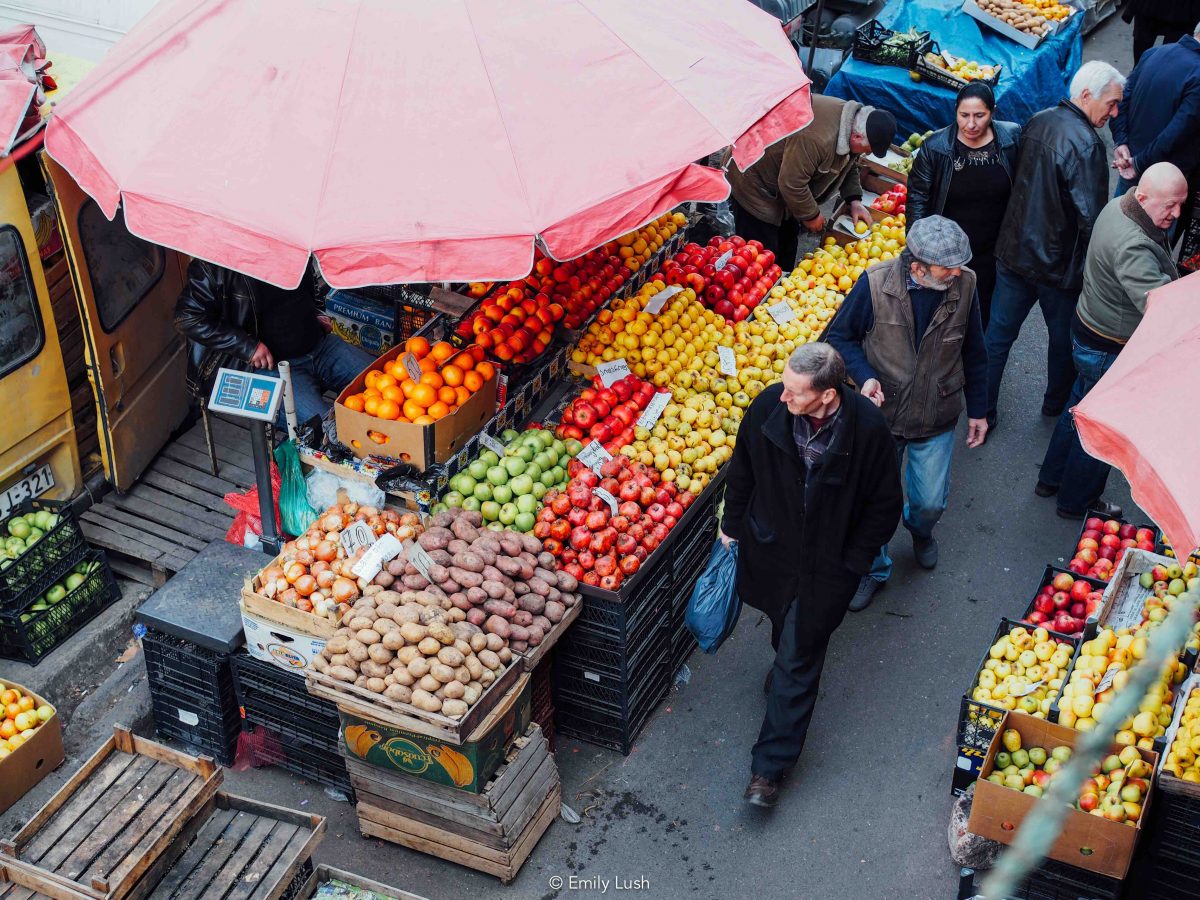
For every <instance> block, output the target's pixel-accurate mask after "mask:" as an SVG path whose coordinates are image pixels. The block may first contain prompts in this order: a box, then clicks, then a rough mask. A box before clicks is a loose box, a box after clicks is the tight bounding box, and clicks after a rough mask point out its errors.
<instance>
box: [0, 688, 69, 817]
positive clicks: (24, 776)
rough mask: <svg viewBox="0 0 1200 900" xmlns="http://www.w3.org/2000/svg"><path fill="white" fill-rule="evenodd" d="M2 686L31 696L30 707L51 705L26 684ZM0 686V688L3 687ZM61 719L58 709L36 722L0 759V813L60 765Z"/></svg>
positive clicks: (24, 695)
mask: <svg viewBox="0 0 1200 900" xmlns="http://www.w3.org/2000/svg"><path fill="white" fill-rule="evenodd" d="M3 688H12V689H14V690H17V691H20V693H21V696H22V697H32V698H33V704H34V706H33V708H34V709H37V708H38V707H40V706H51V704H49V703H47V702H46V701H45V700H43V699H42V698H41V697H39V696H38V695H37V694H35V693H34V692H33V691H31V690H29V688H27V687H22V686H21V685H19V684H17V683H15V682H12V681H5V682H3ZM3 688H0V690H3ZM62 761H63V741H62V721H61V719H60V718H59V715H58V711H57V710H55V712H54V715H52V716H51V717H50V718H49V719H47V720H46V721H45V722H43V723H42V724H41V725H39V726H38V727H37V728H36V729H35V730H34V732H33V736H32V737H31V738H30V739H29V740H27V741H26V742H25V743H23V744H21V746H19V747H17V749H16V750H14V751H12V753H10V754H9V755H8V756H6V757H4V759H0V813H2V812H4V811H5V810H6V809H8V808H9V807H10V806H12V805H13V804H14V803H16V802H17V801H18V800H20V799H21V798H22V797H24V796H25V794H27V793H28V792H29V789H30V788H32V787H33V786H34V785H35V784H37V783H38V782H39V781H41V780H42V779H43V778H45V777H46V776H47V775H49V774H50V773H51V772H53V771H54V770H55V769H57V768H58V767H59V766H60V765H62Z"/></svg>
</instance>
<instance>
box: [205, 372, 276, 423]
mask: <svg viewBox="0 0 1200 900" xmlns="http://www.w3.org/2000/svg"><path fill="white" fill-rule="evenodd" d="M282 399H283V379H281V378H276V377H275V376H274V375H265V374H261V373H259V372H239V371H238V370H237V369H218V370H217V379H216V381H215V382H214V383H213V389H212V395H211V396H210V397H209V398H208V408H209V409H210V410H212V411H213V412H222V413H226V414H227V415H231V416H241V417H242V418H245V419H258V420H260V421H263V422H273V421H275V416H276V414H277V413H278V412H279V403H280V401H281V400H282Z"/></svg>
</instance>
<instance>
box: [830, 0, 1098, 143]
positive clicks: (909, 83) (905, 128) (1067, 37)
mask: <svg viewBox="0 0 1200 900" xmlns="http://www.w3.org/2000/svg"><path fill="white" fill-rule="evenodd" d="M1014 2H1015V0H1014ZM985 5H986V4H985ZM1016 5H1017V6H1020V4H1016ZM1046 5H1047V4H1030V5H1029V6H1028V7H1022V8H1025V9H1028V12H1029V14H1030V15H1034V14H1037V13H1038V12H1039V10H1038V9H1036V8H1035V6H1042V7H1044V6H1046ZM968 8H970V14H968ZM1003 14H1004V13H1003V12H1002V11H1000V10H997V13H996V15H992V14H990V13H988V12H986V11H984V10H982V9H981V8H980V6H979V5H977V4H975V3H974V2H973V0H965V3H964V2H963V0H905V2H903V3H890V4H888V6H887V7H886V8H885V9H884V10H883V12H881V13H880V14H879V18H878V19H876V20H875V21H874V22H871V23H868V24H867V26H864V29H866V30H869V29H874V30H875V31H876V33H878V30H879V28H884V29H886V30H888V31H891V32H899V33H901V34H904V33H906V32H909V31H910V29H911V30H913V31H915V32H917V33H918V34H921V35H927V38H926V39H925V40H923V41H921V42H919V43H918V44H917V47H918V52H916V53H914V54H912V55H911V56H904V57H903V58H902V57H901V56H898V55H896V54H893V55H892V56H891V57H890V58H888V57H886V56H880V55H879V54H878V53H876V54H874V55H872V54H869V53H864V52H862V49H861V48H862V44H863V42H862V40H861V35H860V39H859V40H858V41H856V45H855V46H856V49H855V51H854V52H853V54H852V56H851V58H850V59H848V60H847V61H846V63H845V65H843V66H842V68H841V69H840V70H838V72H837V74H836V75H834V76H833V78H831V79H830V81H829V85H828V86H827V88H826V91H825V92H826V93H827V94H831V95H833V96H836V97H843V98H846V99H850V100H858V101H859V102H862V103H868V104H871V105H872V106H878V107H880V108H881V109H886V110H888V111H889V112H891V113H892V114H893V115H894V116H895V117H896V123H897V127H898V129H899V131H900V133H901V134H902V135H905V134H923V133H924V132H925V131H926V130H928V129H931V128H932V129H938V128H942V127H944V126H946V125H949V124H951V123H952V122H953V121H954V96H955V93H956V91H957V89H958V88H957V84H958V83H959V81H961V79H954V78H947V77H945V74H944V73H945V72H946V71H947V70H950V71H953V68H954V67H951V66H949V65H946V66H942V63H945V62H946V58H945V57H944V56H942V54H941V52H940V51H945V52H946V53H949V54H950V57H951V59H952V60H954V61H956V62H957V61H959V60H962V61H963V65H962V67H960V68H959V69H958V71H960V72H963V71H966V72H970V73H971V74H972V77H973V78H980V77H983V78H984V80H989V81H990V80H993V79H994V80H995V87H994V90H995V93H996V112H995V115H996V118H997V119H1001V120H1005V121H1011V122H1017V123H1019V124H1024V123H1025V122H1026V121H1027V120H1028V119H1029V117H1030V116H1032V115H1033V114H1034V113H1036V112H1038V111H1039V110H1042V109H1045V108H1047V107H1049V106H1053V105H1054V104H1056V103H1057V102H1058V101H1059V100H1061V99H1062V98H1063V97H1065V96H1066V87H1067V80H1068V78H1069V73H1071V72H1074V71H1075V70H1076V69H1077V68H1079V64H1080V61H1081V58H1082V38H1081V37H1080V28H1081V23H1082V20H1083V15H1082V14H1081V13H1079V12H1078V11H1075V12H1074V13H1073V14H1071V15H1069V16H1067V18H1065V19H1063V20H1061V21H1057V20H1053V21H1051V22H1050V25H1051V26H1052V28H1053V30H1050V31H1047V33H1046V34H1045V35H1042V34H1034V33H1026V32H1023V31H1019V30H1016V29H1014V28H1012V27H1011V26H1009V25H1007V23H1006V22H1005V21H1004V20H1003V19H1000V18H998V16H1000V15H1003ZM1031 27H1032V26H1031ZM1037 27H1038V28H1039V29H1040V28H1041V27H1042V26H1037ZM860 31H862V30H860ZM1019 40H1023V41H1024V43H1019V42H1018V41H1019ZM1035 41H1036V43H1034V42H1035ZM931 42H936V45H937V46H936V48H935V47H933V46H932V44H931ZM930 54H932V56H933V57H934V58H935V61H936V58H939V57H940V58H941V63H936V65H935V66H934V68H932V69H931V68H930V66H929V64H928V63H927V62H926V57H927V56H929V55H930ZM881 60H882V62H881ZM967 63H974V64H975V66H974V69H973V70H972V69H970V68H968V67H967V66H966V64H967ZM962 83H965V81H962Z"/></svg>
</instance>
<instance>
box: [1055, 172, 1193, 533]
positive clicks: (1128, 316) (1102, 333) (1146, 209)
mask: <svg viewBox="0 0 1200 900" xmlns="http://www.w3.org/2000/svg"><path fill="white" fill-rule="evenodd" d="M1187 191H1188V184H1187V179H1186V178H1184V177H1183V173H1182V172H1180V171H1179V169H1178V168H1177V167H1176V166H1174V165H1172V164H1171V163H1168V162H1160V163H1155V164H1154V165H1152V166H1150V167H1149V168H1148V169H1146V171H1145V172H1143V173H1142V177H1141V179H1140V180H1139V181H1138V183H1137V186H1136V187H1134V188H1133V190H1131V191H1129V192H1128V193H1126V194H1125V195H1123V196H1121V197H1117V198H1115V199H1113V200H1111V201H1110V202H1109V204H1108V205H1107V206H1105V207H1104V211H1103V212H1101V213H1100V217H1099V218H1098V219H1096V227H1095V228H1094V229H1093V230H1092V242H1091V244H1090V245H1089V246H1088V252H1087V263H1086V265H1085V266H1084V269H1083V293H1082V294H1080V295H1079V307H1078V309H1076V310H1075V316H1074V319H1073V321H1072V323H1071V336H1072V355H1073V356H1074V358H1075V368H1076V369H1078V370H1079V377H1078V378H1076V379H1075V387H1074V389H1073V390H1072V392H1071V399H1070V401H1069V402H1068V404H1067V409H1065V410H1063V413H1062V415H1061V416H1060V417H1059V420H1058V425H1057V426H1056V427H1055V429H1054V436H1053V437H1051V438H1050V446H1049V447H1047V448H1046V457H1045V459H1043V460H1042V471H1041V475H1040V476H1039V479H1038V483H1037V487H1036V488H1034V490H1035V491H1036V493H1037V494H1038V495H1039V496H1041V497H1049V496H1051V495H1053V494H1057V495H1058V514H1059V515H1060V516H1061V517H1062V518H1064V519H1082V518H1083V517H1084V516H1085V515H1086V514H1087V511H1088V509H1090V508H1093V507H1092V504H1093V502H1094V501H1095V499H1096V498H1097V497H1099V496H1100V494H1101V493H1102V492H1103V491H1104V485H1105V483H1106V482H1107V480H1108V472H1109V467H1108V465H1107V464H1106V463H1103V462H1101V461H1100V460H1098V459H1093V458H1092V457H1090V456H1088V454H1087V453H1086V452H1085V451H1084V449H1083V446H1082V445H1081V444H1080V443H1079V436H1078V435H1077V434H1076V433H1075V422H1074V418H1073V417H1072V415H1071V407H1073V406H1075V405H1076V404H1077V403H1079V401H1080V400H1082V399H1083V398H1084V396H1085V395H1086V394H1087V392H1088V391H1090V390H1091V389H1092V388H1093V387H1095V385H1096V382H1098V381H1099V380H1100V379H1101V378H1102V377H1103V376H1104V373H1105V372H1107V371H1108V369H1109V367H1110V366H1112V364H1113V363H1114V362H1116V360H1117V354H1118V353H1120V352H1121V348H1123V347H1124V346H1125V344H1126V343H1127V342H1128V341H1129V339H1130V338H1131V337H1132V336H1133V332H1134V330H1135V329H1136V328H1137V327H1138V324H1139V323H1140V322H1141V321H1142V315H1143V314H1144V313H1145V312H1146V294H1147V293H1149V292H1150V291H1152V290H1154V289H1155V288H1158V287H1162V286H1163V285H1164V284H1167V283H1168V282H1170V281H1172V280H1173V279H1174V278H1175V276H1176V275H1177V274H1178V270H1177V269H1176V268H1175V261H1174V259H1172V257H1171V250H1170V247H1169V246H1168V244H1167V231H1168V230H1169V229H1170V227H1171V226H1172V225H1173V224H1175V221H1176V220H1177V219H1178V218H1179V213H1180V210H1181V208H1182V206H1183V202H1184V201H1185V200H1186V199H1187Z"/></svg>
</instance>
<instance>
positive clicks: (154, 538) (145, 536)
mask: <svg viewBox="0 0 1200 900" xmlns="http://www.w3.org/2000/svg"><path fill="white" fill-rule="evenodd" d="M79 518H81V519H82V520H83V521H85V522H91V523H92V524H94V525H96V526H97V527H99V528H106V529H108V530H109V531H111V532H113V533H115V534H121V535H125V536H126V537H128V538H130V539H132V540H135V541H138V542H139V543H142V544H145V545H146V546H147V547H153V548H154V549H156V550H158V551H159V552H160V553H165V554H167V555H168V556H182V555H183V554H184V553H185V552H187V551H190V550H192V549H196V550H203V549H204V548H205V547H207V546H208V544H207V543H205V542H204V541H201V540H197V539H196V538H193V537H189V536H188V535H185V534H182V533H180V532H177V531H172V530H171V529H169V528H165V527H163V526H159V525H158V524H157V523H153V524H151V526H150V527H152V528H154V532H155V533H151V532H150V531H148V530H146V526H145V525H144V524H142V523H144V522H145V520H144V519H138V517H137V516H134V515H131V514H130V513H128V512H126V511H125V510H123V509H118V508H117V507H115V506H109V505H107V504H104V503H100V504H98V505H96V506H93V507H92V508H91V509H89V510H88V511H87V512H85V513H84V514H83V515H82V516H80V517H79ZM130 519H132V520H133V522H130V521H129V520H130ZM134 523H137V524H134ZM163 532H170V533H171V534H172V535H176V534H178V535H179V536H180V537H181V538H186V539H187V544H186V545H184V546H182V547H181V546H180V545H179V542H172V541H170V540H167V539H165V538H164V537H163V536H162V534H163Z"/></svg>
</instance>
